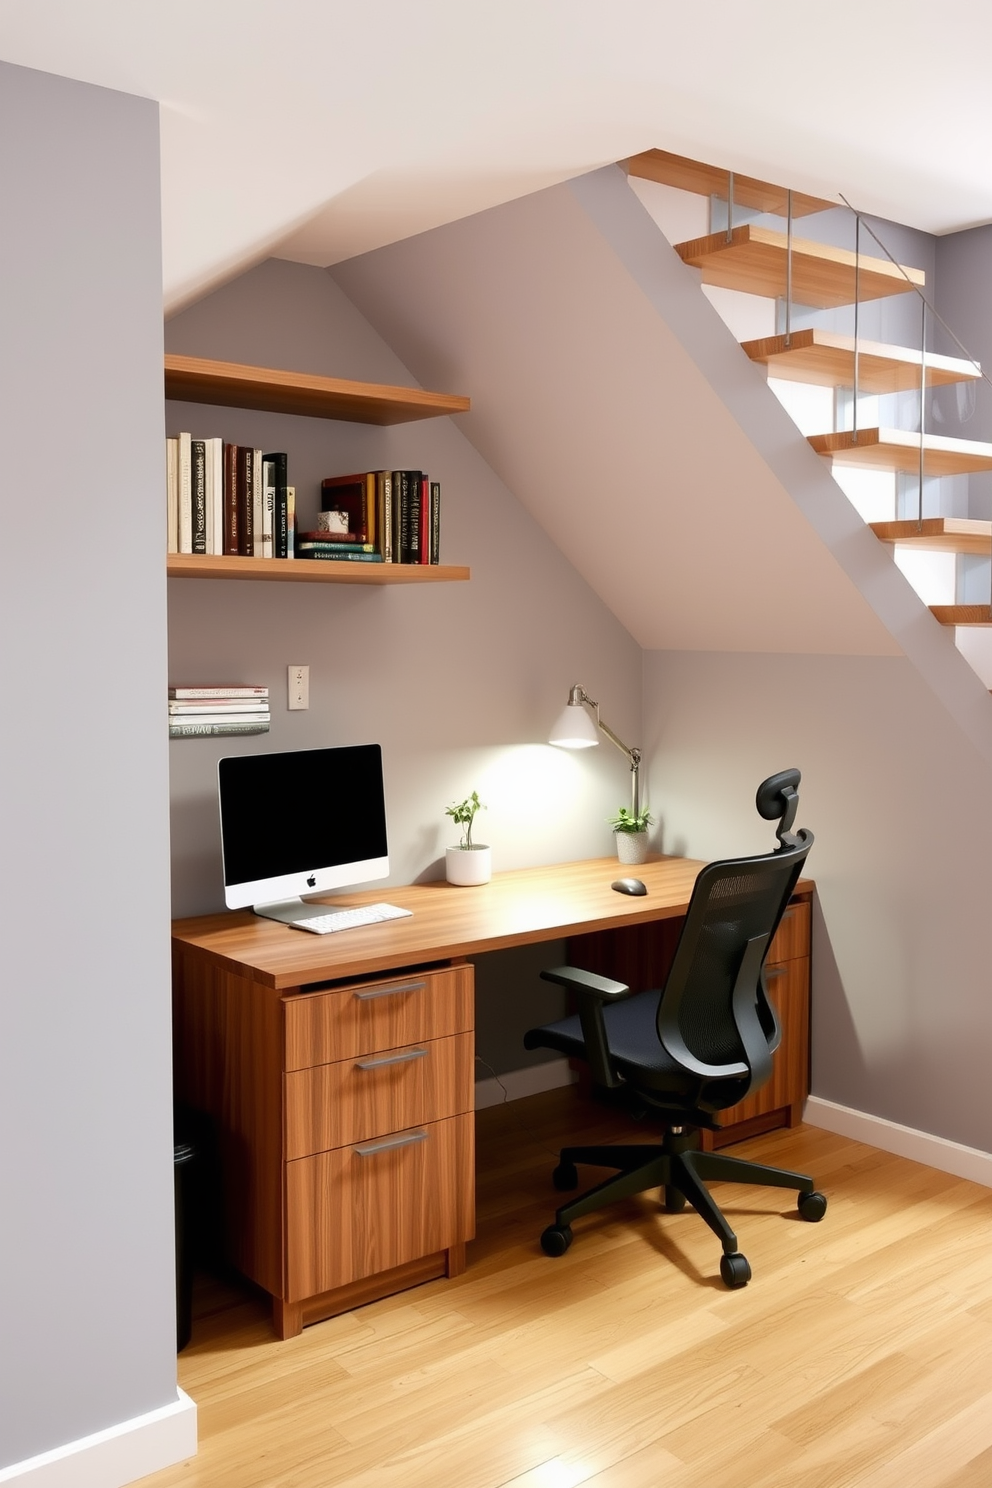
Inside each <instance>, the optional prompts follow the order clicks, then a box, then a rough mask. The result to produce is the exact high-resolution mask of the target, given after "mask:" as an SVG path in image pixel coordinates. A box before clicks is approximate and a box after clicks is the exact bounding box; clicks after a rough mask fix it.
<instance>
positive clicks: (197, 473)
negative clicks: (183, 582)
mask: <svg viewBox="0 0 992 1488" xmlns="http://www.w3.org/2000/svg"><path fill="white" fill-rule="evenodd" d="M189 459H190V490H191V502H192V542H193V552H194V553H205V552H206V551H207V449H206V445H205V444H204V441H203V440H202V439H191V440H190V442H189Z"/></svg>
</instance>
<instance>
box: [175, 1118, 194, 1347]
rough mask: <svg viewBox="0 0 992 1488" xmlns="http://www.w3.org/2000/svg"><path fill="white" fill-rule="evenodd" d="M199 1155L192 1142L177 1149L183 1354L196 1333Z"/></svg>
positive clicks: (180, 1339) (179, 1321) (178, 1310)
mask: <svg viewBox="0 0 992 1488" xmlns="http://www.w3.org/2000/svg"><path fill="white" fill-rule="evenodd" d="M195 1157H196V1151H195V1148H194V1147H193V1145H192V1143H190V1142H176V1143H175V1144H174V1147H173V1172H174V1175H175V1184H176V1352H177V1353H182V1351H183V1349H184V1348H185V1347H186V1345H187V1344H188V1343H189V1340H190V1334H191V1333H192V1331H193V1245H192V1236H191V1225H190V1176H191V1173H192V1168H193V1162H194V1159H195Z"/></svg>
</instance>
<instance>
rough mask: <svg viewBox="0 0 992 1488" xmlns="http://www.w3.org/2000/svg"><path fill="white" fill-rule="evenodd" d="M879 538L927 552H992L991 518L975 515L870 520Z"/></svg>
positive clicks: (872, 528) (984, 553)
mask: <svg viewBox="0 0 992 1488" xmlns="http://www.w3.org/2000/svg"><path fill="white" fill-rule="evenodd" d="M868 525H869V527H870V528H871V530H872V532H874V534H875V536H876V537H877V538H878V540H879V542H884V543H899V544H900V545H902V546H904V547H908V548H919V549H921V550H922V551H924V552H928V553H974V554H976V555H978V556H980V557H983V558H987V557H988V556H989V553H990V552H992V522H982V521H979V520H978V519H977V518H975V517H924V518H923V519H922V520H921V521H919V522H914V521H912V520H911V519H910V520H902V521H898V522H869V523H868Z"/></svg>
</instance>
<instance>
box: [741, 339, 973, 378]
mask: <svg viewBox="0 0 992 1488" xmlns="http://www.w3.org/2000/svg"><path fill="white" fill-rule="evenodd" d="M742 345H743V347H744V350H745V351H746V352H747V354H748V356H749V357H750V358H751V360H752V362H762V363H763V364H764V365H765V366H766V367H767V368H768V375H769V377H780V378H783V379H784V380H785V381H788V382H810V383H815V384H816V385H817V386H818V387H853V386H854V337H853V336H841V335H839V334H837V333H836V332H834V331H822V330H818V329H816V328H813V327H810V328H808V329H806V330H802V331H793V332H792V334H791V336H790V337H788V338H786V337H785V336H764V337H762V339H761V340H759V341H744V342H743V343H742ZM921 366H922V357H921V354H920V353H919V352H918V351H914V350H913V349H912V348H911V347H908V346H885V345H883V344H882V343H881V342H880V341H861V342H859V345H858V390H859V392H862V393H903V392H911V391H912V390H913V389H916V388H918V387H919V386H920V375H921ZM925 372H926V380H927V385H928V386H929V387H940V386H942V385H943V384H945V383H949V382H970V381H974V380H975V379H976V378H978V377H981V375H982V373H981V367H980V366H979V365H978V363H977V362H968V361H965V360H964V359H963V358H961V357H948V356H937V355H936V354H935V353H931V352H928V353H927V358H926V367H925Z"/></svg>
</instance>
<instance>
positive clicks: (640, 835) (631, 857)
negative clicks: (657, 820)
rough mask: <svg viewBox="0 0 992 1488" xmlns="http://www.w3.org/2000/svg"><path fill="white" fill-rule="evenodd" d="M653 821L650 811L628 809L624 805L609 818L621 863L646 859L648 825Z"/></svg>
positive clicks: (640, 861) (641, 861)
mask: <svg viewBox="0 0 992 1488" xmlns="http://www.w3.org/2000/svg"><path fill="white" fill-rule="evenodd" d="M653 821H654V817H653V816H652V815H651V813H650V811H628V810H627V808H626V806H621V807H620V810H619V811H618V812H617V814H616V816H611V817H610V818H609V823H610V826H611V827H612V828H613V834H614V836H615V837H616V840H617V857H618V859H619V860H620V862H621V863H643V862H644V861H645V860H646V859H647V855H648V827H649V826H650V825H651V823H652V822H653Z"/></svg>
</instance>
